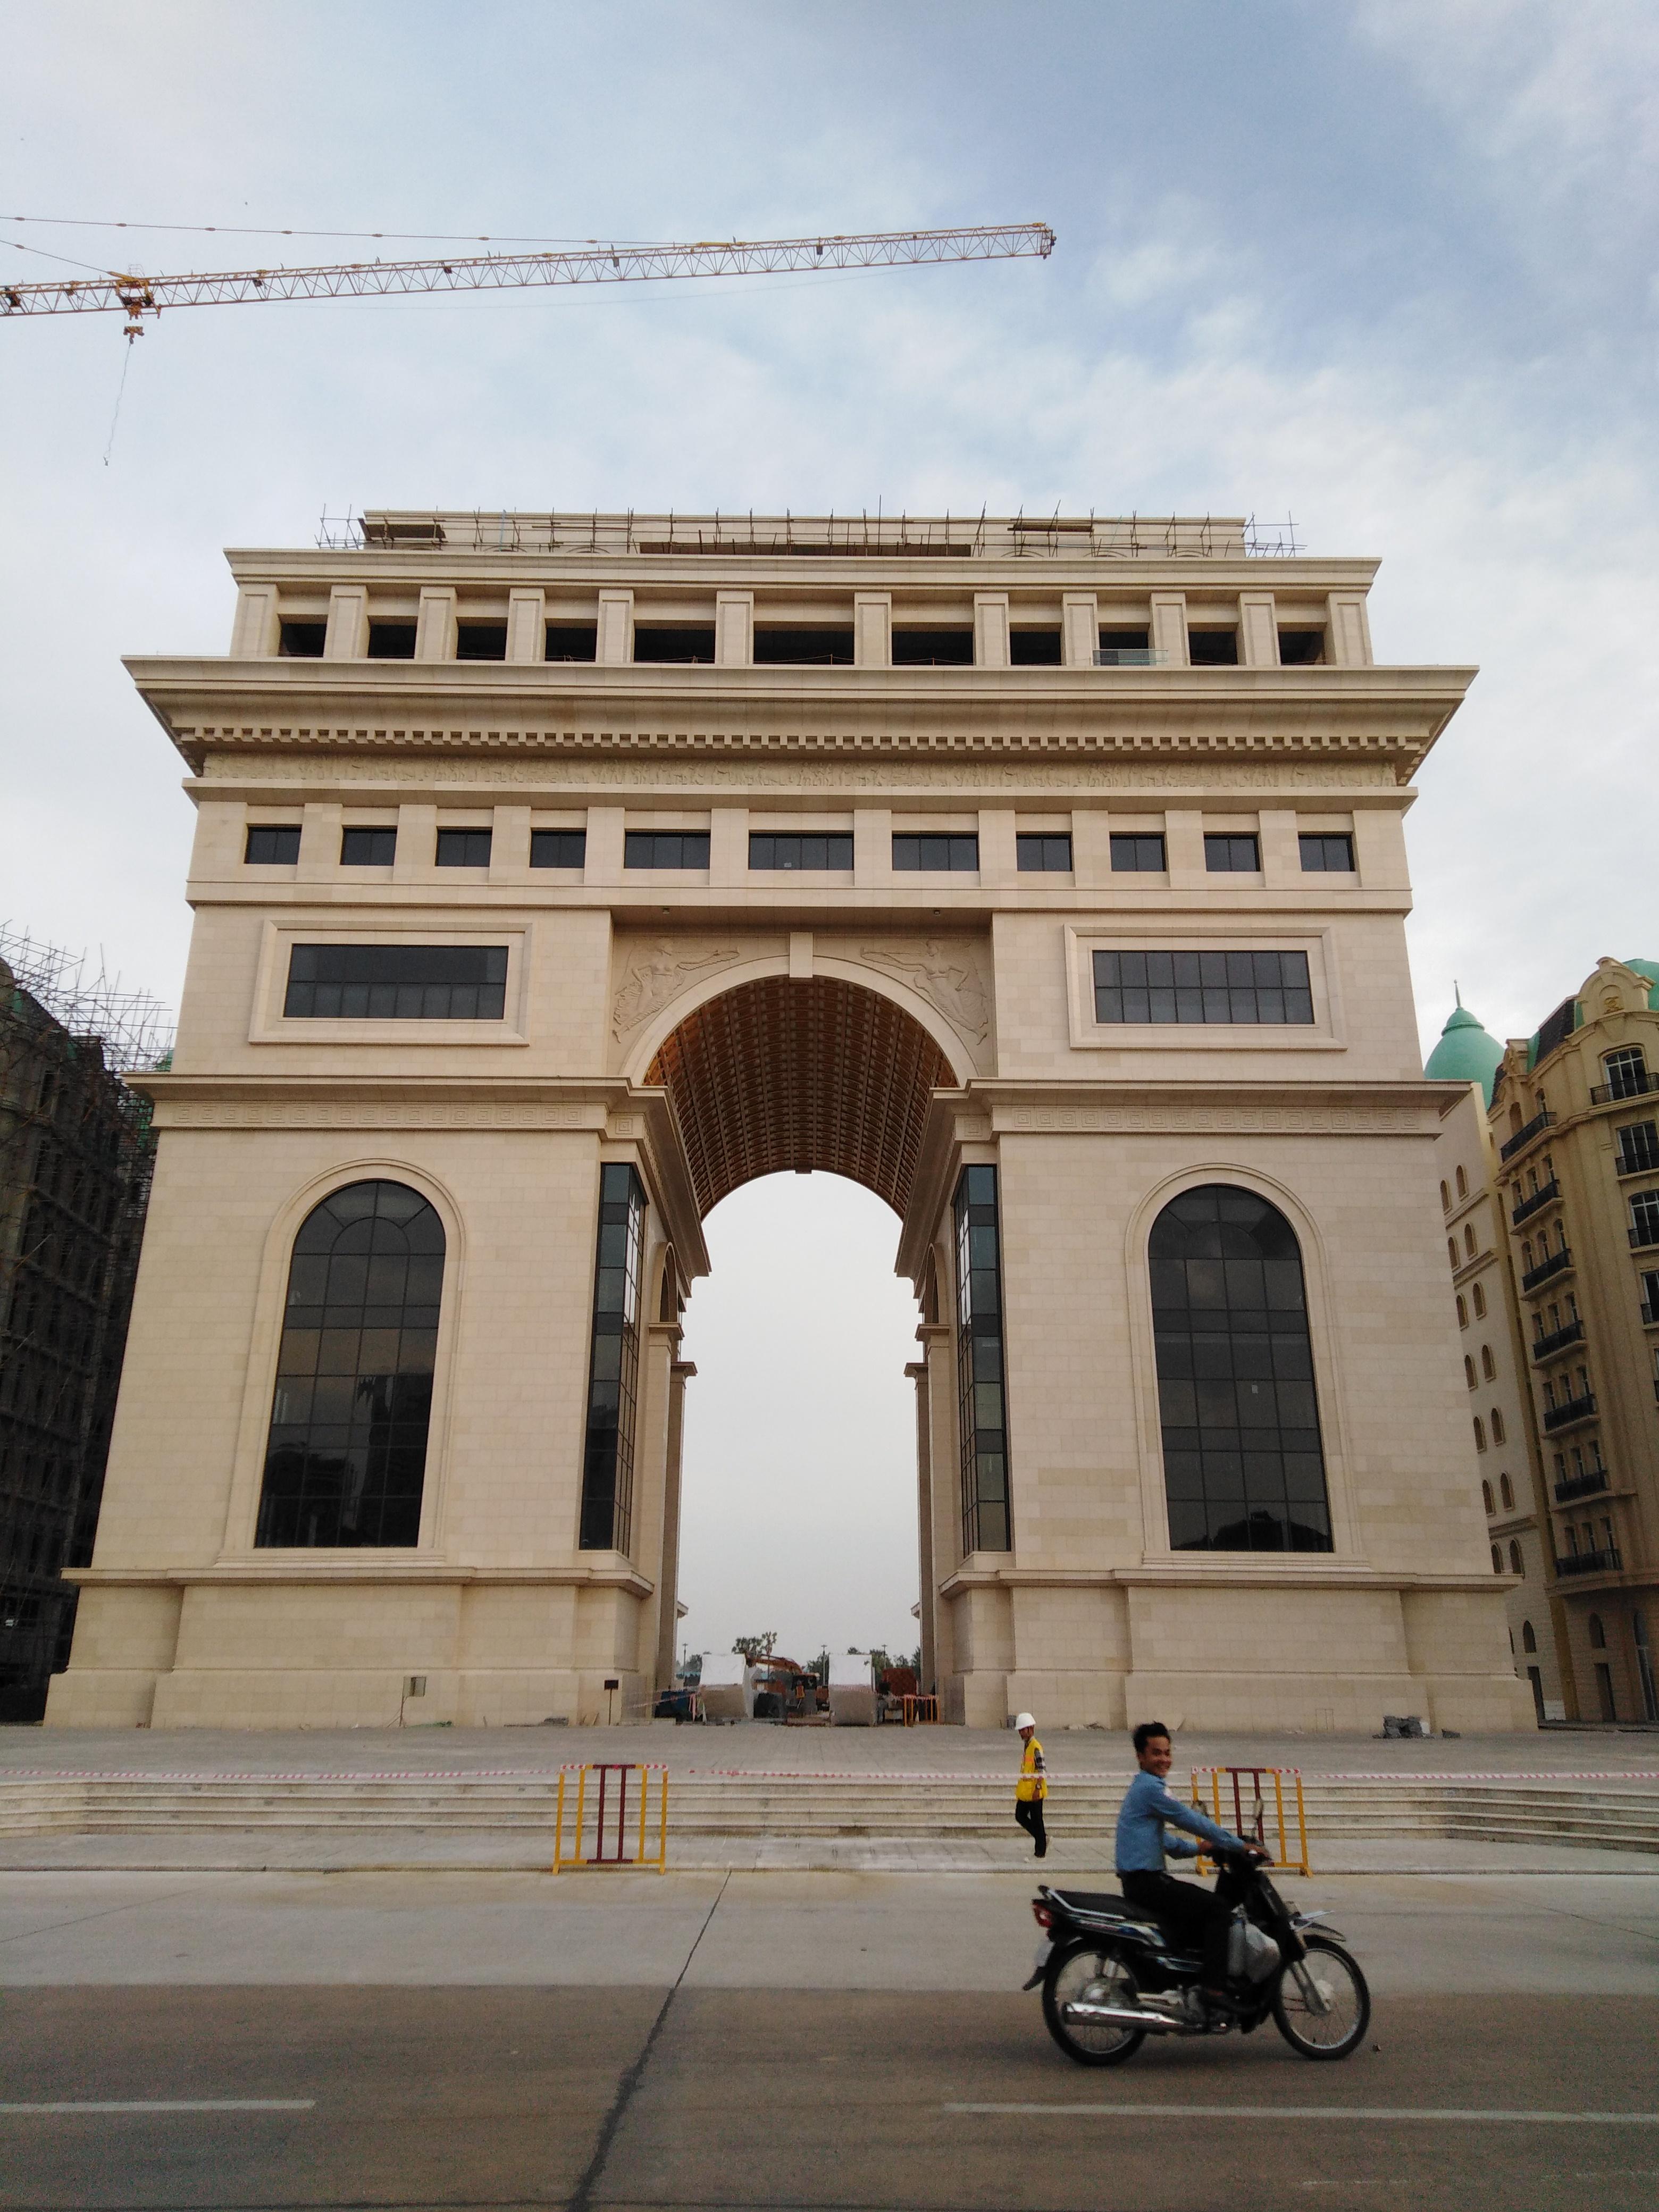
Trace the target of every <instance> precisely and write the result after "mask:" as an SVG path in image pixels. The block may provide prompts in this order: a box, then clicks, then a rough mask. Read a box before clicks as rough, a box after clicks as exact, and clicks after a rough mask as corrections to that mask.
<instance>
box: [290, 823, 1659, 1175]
mask: <svg viewBox="0 0 1659 2212" xmlns="http://www.w3.org/2000/svg"><path fill="white" fill-rule="evenodd" d="M249 835H250V836H252V831H250V832H249ZM1618 1136H1619V1172H1620V1175H1638V1174H1640V1173H1641V1171H1642V1170H1644V1168H1659V1127H1656V1125H1655V1124H1654V1123H1653V1122H1651V1121H1632V1122H1631V1123H1629V1125H1628V1126H1627V1127H1625V1128H1622V1129H1620V1131H1619V1132H1618Z"/></svg>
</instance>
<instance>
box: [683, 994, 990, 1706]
mask: <svg viewBox="0 0 1659 2212" xmlns="http://www.w3.org/2000/svg"><path fill="white" fill-rule="evenodd" d="M646 1081H647V1084H650V1085H661V1086H662V1087H663V1088H665V1090H666V1091H668V1093H669V1096H670V1098H671V1101H672V1103H673V1107H674V1112H675V1117H676V1120H677V1121H678V1126H679V1129H680V1133H681V1136H682V1139H683V1141H684V1147H685V1152H686V1156H687V1158H688V1161H689V1163H690V1168H691V1173H692V1176H693V1180H694V1182H695V1185H696V1194H697V1202H698V1206H699V1208H700V1210H701V1212H702V1214H703V1216H704V1218H705V1224H706V1230H707V1235H708V1245H709V1256H710V1260H711V1262H712V1273H711V1277H710V1279H708V1281H707V1282H706V1283H705V1284H703V1285H702V1286H701V1287H700V1288H699V1289H698V1290H697V1291H696V1295H695V1296H694V1297H693V1298H692V1299H691V1301H690V1306H689V1309H688V1310H687V1313H686V1315H685V1328H686V1334H685V1340H684V1354H685V1357H686V1358H687V1359H689V1360H690V1361H693V1362H695V1364H696V1370H697V1373H698V1376H699V1380H698V1383H697V1387H696V1400H695V1405H694V1408H693V1410H692V1412H691V1415H690V1420H689V1422H688V1425H687V1427H686V1431H685V1443H684V1474H683V1479H682V1497H683V1503H682V1506H681V1516H680V1519H681V1525H680V1529H679V1541H678V1546H677V1547H676V1548H677V1560H676V1565H677V1570H678V1573H677V1580H678V1594H679V1595H680V1596H681V1597H682V1598H684V1599H685V1600H686V1601H687V1602H688V1604H689V1606H690V1613H689V1615H688V1618H687V1620H686V1622H685V1624H684V1638H683V1640H684V1641H688V1642H689V1643H690V1646H691V1648H692V1649H696V1650H718V1651H724V1650H727V1649H728V1648H729V1647H730V1645H731V1643H732V1638H733V1637H734V1636H735V1635H738V1634H747V1633H754V1634H761V1633H763V1632H765V1631H767V1630H769V1629H773V1630H776V1631H778V1632H780V1633H781V1637H782V1638H783V1642H782V1644H781V1649H783V1650H787V1651H788V1652H789V1653H790V1654H791V1655H792V1656H794V1657H796V1658H798V1659H799V1660H800V1661H801V1662H803V1663H810V1662H811V1660H812V1659H813V1657H814V1656H816V1655H817V1652H818V1651H819V1650H820V1649H821V1648H822V1646H823V1644H824V1643H825V1642H827V1643H828V1644H829V1646H830V1648H832V1649H844V1648H845V1647H846V1646H847V1644H849V1643H852V1642H856V1643H858V1644H860V1646H862V1645H864V1644H882V1645H884V1647H885V1648H886V1649H887V1650H890V1652H892V1653H894V1654H895V1656H897V1655H898V1654H899V1653H900V1652H905V1653H908V1651H910V1650H912V1649H913V1648H914V1647H915V1645H916V1644H919V1643H920V1642H921V1632H920V1629H919V1627H918V1626H917V1623H916V1621H915V1619H913V1617H912V1614H913V1610H914V1604H915V1601H916V1600H917V1599H918V1597H919V1595H920V1593H919V1589H918V1577H919V1569H920V1564H921V1554H920V1547H919V1541H918V1534H919V1532H918V1527H917V1521H918V1512H917V1492H916V1468H915V1449H916V1446H915V1401H914V1386H913V1383H911V1382H910V1381H908V1380H907V1379H906V1372H905V1370H906V1368H907V1365H908V1364H909V1363H911V1362H914V1361H915V1358H916V1352H917V1346H916V1343H915V1323H916V1319H917V1307H916V1305H915V1299H914V1297H913V1294H912V1291H911V1287H910V1285H909V1284H908V1282H905V1281H902V1280H899V1279H896V1278H895V1276H894V1274H893V1273H892V1269H893V1264H894V1248H895V1244H896V1237H897V1232H898V1229H899V1226H900V1222H901V1220H902V1217H903V1214H904V1211H905V1208H906V1206H907V1205H908V1201H909V1198H910V1194H911V1188H912V1184H913V1181H914V1177H915V1168H916V1162H917V1158H918V1154H919V1152H920V1148H921V1139H922V1133H923V1128H924V1125H925V1122H926V1120H927V1110H928V1105H929V1102H930V1100H931V1098H932V1097H933V1092H934V1091H936V1090H938V1089H939V1088H945V1087H950V1086H951V1085H953V1084H954V1081H955V1073H954V1071H953V1069H952V1068H951V1065H950V1062H949V1061H948V1060H947V1059H946V1057H945V1054H944V1052H943V1051H942V1050H941V1048H940V1047H939V1044H938V1043H937V1042H935V1041H934V1039H933V1037H932V1036H929V1034H928V1033H927V1030H925V1029H923V1028H922V1026H921V1024H920V1023H919V1022H918V1021H916V1020H915V1018H913V1017H912V1016H911V1015H910V1014H908V1012H906V1011H905V1010H904V1009H903V1008H902V1007H901V1006H898V1005H896V1003H895V1002H894V1001H893V1000H890V999H889V998H886V997H884V995H882V994H880V993H879V992H878V991H875V990H872V989H868V988H865V987H861V986H860V985H858V984H855V983H853V982H850V981H846V980H844V979H841V978H836V977H829V976H823V975H817V976H814V977H812V978H811V979H805V978H794V979H792V978H790V977H787V976H769V977H765V978H762V979H759V980H756V981H749V982H745V983H743V984H739V985H738V986H737V987H734V988H732V989H730V990H728V991H726V992H724V993H722V994H719V995H717V996H715V997H714V998H711V999H709V1000H707V1001H706V1002H705V1003H704V1004H702V1006H698V1007H697V1008H696V1010H695V1011H694V1012H691V1013H690V1014H688V1015H686V1016H685V1017H684V1018H683V1019H682V1020H681V1022H680V1023H679V1024H678V1025H677V1026H676V1027H675V1029H673V1030H671V1032H670V1033H669V1035H668V1036H666V1037H665V1039H664V1040H663V1041H662V1043H661V1044H660V1045H659V1048H657V1051H656V1053H655V1055H654V1057H653V1060H652V1062H651V1064H650V1067H649V1069H648V1071H647V1075H646ZM792 1171H793V1172H792ZM809 1173H811V1174H813V1175H814V1177H815V1179H814V1180H813V1181H812V1182H810V1183H809V1182H805V1180H802V1181H799V1182H798V1181H797V1180H796V1177H797V1176H800V1177H803V1178H804V1177H805V1176H806V1175H808V1174H809ZM849 1184H856V1185H859V1186H861V1188H859V1189H854V1188H849ZM872 1200H879V1201H881V1203H880V1204H874V1203H872ZM710 1217H712V1218H710Z"/></svg>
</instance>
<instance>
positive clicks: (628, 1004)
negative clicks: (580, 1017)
mask: <svg viewBox="0 0 1659 2212" xmlns="http://www.w3.org/2000/svg"><path fill="white" fill-rule="evenodd" d="M737 957H738V948H737V946H736V945H716V946H714V948H713V949H712V950H705V951H699V950H698V949H697V948H696V945H695V944H694V943H690V942H688V941H687V939H684V938H674V937H659V938H655V939H653V940H652V942H651V944H650V945H648V946H641V947H640V948H639V949H638V950H637V951H635V952H634V953H633V954H632V955H631V956H630V957H629V963H628V967H627V971H626V974H627V981H625V982H624V983H623V987H622V988H621V989H620V990H619V991H618V992H617V996H616V1001H615V1003H614V1005H613V1006H612V1007H611V1035H612V1036H614V1037H616V1038H617V1041H618V1042H621V1040H622V1039H623V1037H625V1036H628V1035H629V1033H630V1032H631V1031H632V1030H636V1029H637V1028H638V1027H639V1025H640V1024H641V1022H642V1021H643V1020H644V1019H645V1018H646V1017H647V1014H651V1013H654V1012H655V1011H656V1009H657V1008H658V1007H659V1006H662V1005H663V1004H664V1003H665V1001H666V1000H669V999H671V998H672V997H673V995H674V994H675V993H676V992H677V991H678V989H679V988H680V987H681V986H682V985H683V984H684V982H685V981H687V979H688V978H689V977H690V976H692V975H696V972H697V971H698V969H702V968H718V967H720V966H721V965H723V964H724V963H726V962H727V961H730V960H735V959H736V958H737Z"/></svg>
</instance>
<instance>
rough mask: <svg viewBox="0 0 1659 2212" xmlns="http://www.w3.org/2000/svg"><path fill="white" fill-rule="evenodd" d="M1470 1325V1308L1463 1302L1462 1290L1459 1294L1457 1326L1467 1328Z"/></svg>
mask: <svg viewBox="0 0 1659 2212" xmlns="http://www.w3.org/2000/svg"><path fill="white" fill-rule="evenodd" d="M1468 1325H1469V1310H1468V1307H1467V1306H1466V1305H1465V1304H1464V1303H1463V1294H1462V1291H1459V1292H1458V1294H1457V1326H1458V1327H1459V1328H1468Z"/></svg>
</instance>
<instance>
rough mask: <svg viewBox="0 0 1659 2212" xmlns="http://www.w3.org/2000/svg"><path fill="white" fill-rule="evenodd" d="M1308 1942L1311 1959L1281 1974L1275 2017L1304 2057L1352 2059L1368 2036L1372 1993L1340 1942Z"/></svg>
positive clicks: (1314, 1939)
mask: <svg viewBox="0 0 1659 2212" xmlns="http://www.w3.org/2000/svg"><path fill="white" fill-rule="evenodd" d="M1304 1942H1306V1944H1307V1947H1308V1955H1307V1957H1306V1958H1305V1959H1302V1960H1297V1963H1296V1964H1295V1965H1294V1966H1286V1967H1285V1971H1284V1972H1283V1973H1282V1974H1280V1976H1279V1988H1278V1990H1276V1991H1275V1993H1274V1996H1273V2019H1274V2020H1275V2021H1277V2023H1278V2026H1279V2033H1280V2034H1281V2035H1282V2036H1283V2037H1284V2039H1285V2042H1286V2043H1288V2044H1289V2045H1290V2046H1291V2050H1292V2051H1296V2052H1297V2055H1298V2056H1299V2057H1303V2058H1346V2057H1348V2056H1349V2055H1350V2053H1351V2052H1352V2051H1357V2050H1358V2048H1359V2046H1360V2045H1361V2044H1362V2043H1363V2042H1364V2039H1365V2030H1366V2029H1367V2028H1368V2027H1370V2019H1371V1993H1370V1990H1368V1989H1367V1988H1366V1986H1365V1977H1364V1974H1362V1973H1361V1972H1360V1971H1359V1968H1358V1966H1357V1965H1356V1964H1355V1963H1354V1961H1353V1960H1352V1959H1351V1958H1350V1957H1349V1955H1348V1954H1347V1953H1346V1951H1345V1950H1344V1949H1343V1948H1341V1946H1340V1944H1337V1943H1333V1942H1331V1941H1330V1940H1329V1938H1328V1936H1306V1937H1304Z"/></svg>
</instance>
